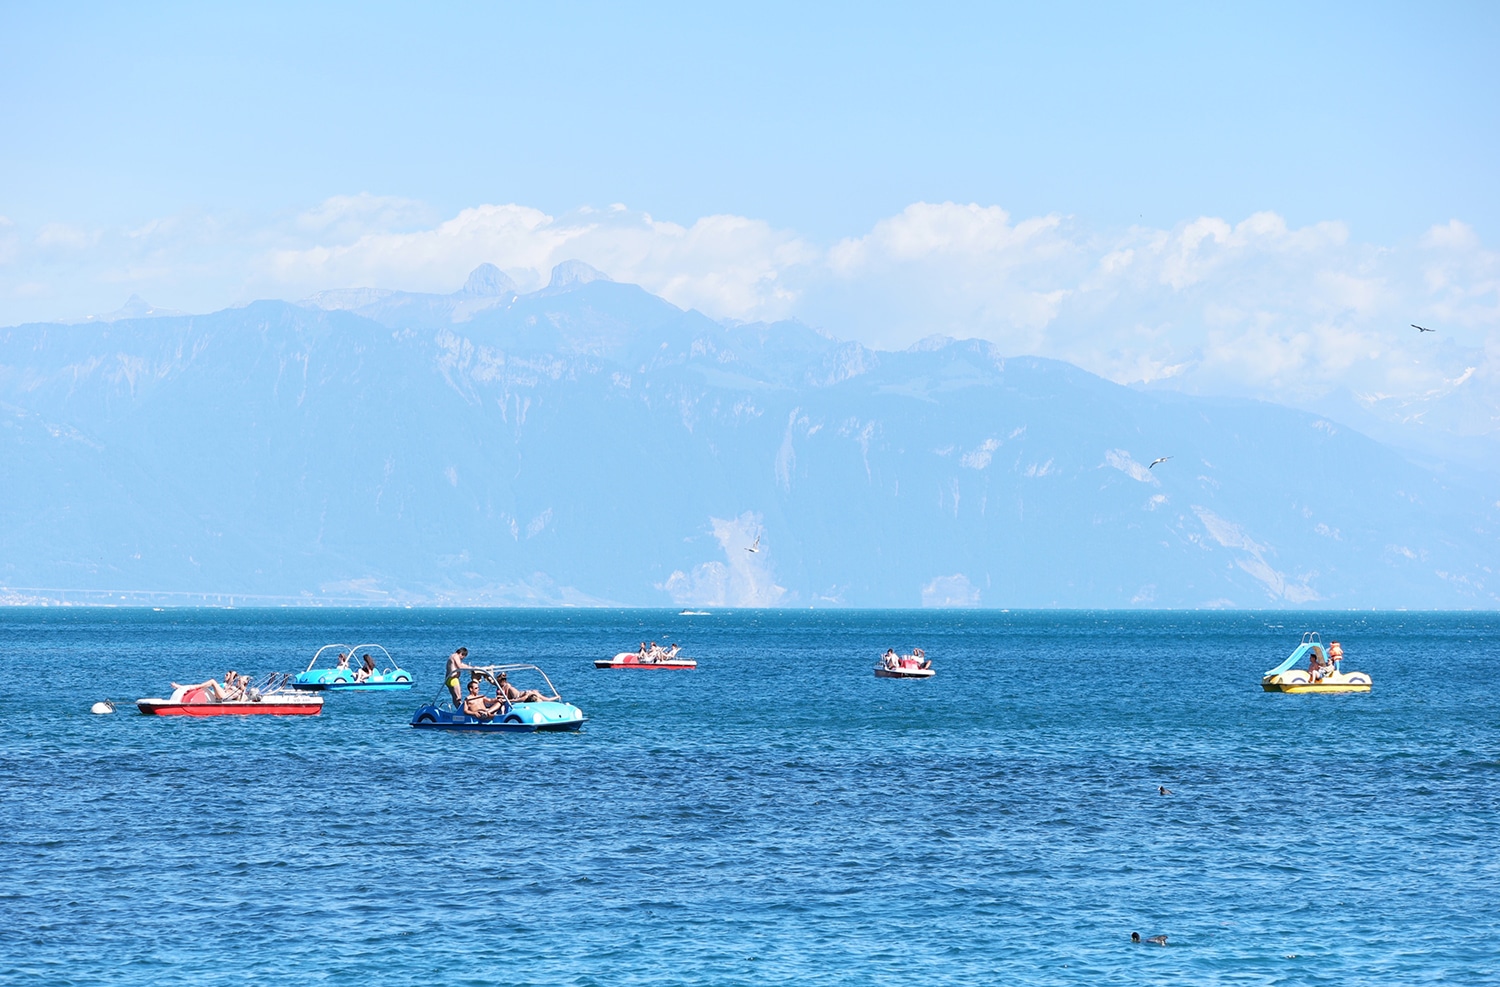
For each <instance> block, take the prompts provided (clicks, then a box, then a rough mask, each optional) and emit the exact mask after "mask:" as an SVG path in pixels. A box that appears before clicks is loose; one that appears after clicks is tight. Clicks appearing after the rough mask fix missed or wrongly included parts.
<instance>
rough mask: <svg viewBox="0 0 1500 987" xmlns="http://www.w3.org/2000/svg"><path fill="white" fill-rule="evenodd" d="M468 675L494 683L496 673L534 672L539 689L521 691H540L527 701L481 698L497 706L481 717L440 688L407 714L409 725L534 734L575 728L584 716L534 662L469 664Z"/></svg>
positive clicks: (433, 728)
mask: <svg viewBox="0 0 1500 987" xmlns="http://www.w3.org/2000/svg"><path fill="white" fill-rule="evenodd" d="M468 671H469V673H470V674H471V675H472V674H473V673H474V672H478V673H480V675H481V677H483V678H487V679H489V680H490V681H491V682H494V681H495V680H496V679H497V678H498V677H499V676H500V674H501V673H502V672H503V673H506V674H507V676H509V675H514V674H516V673H517V672H520V673H523V676H524V675H526V674H529V673H531V672H535V673H536V675H537V676H540V678H541V682H540V683H538V685H541V686H542V688H538V689H535V690H528V692H527V693H522V694H523V695H525V694H530V692H532V691H534V692H536V693H539V694H540V698H538V699H535V700H531V701H522V700H518V701H515V702H512V701H510V700H502V699H500V698H499V697H495V698H493V699H491V698H490V697H488V696H485V697H483V698H484V699H485V700H486V701H487V702H488V703H491V704H498V708H495V709H492V710H491V711H490V712H489V713H487V714H486V715H483V716H476V715H473V714H471V713H466V712H464V710H463V709H461V708H456V707H454V705H453V700H452V697H451V696H450V695H449V694H448V693H447V691H446V690H445V691H443V692H441V693H439V695H438V698H437V699H434V700H433V701H432V702H429V703H426V704H424V705H422V706H420V707H418V708H417V711H416V712H415V713H413V714H412V716H411V725H412V726H414V727H416V728H418V729H419V730H460V731H466V732H469V733H537V732H553V731H563V730H577V729H579V728H581V727H582V726H583V724H584V721H585V720H587V719H588V718H587V717H586V716H584V715H583V710H581V709H579V708H578V707H577V706H574V705H573V704H572V703H567V702H563V698H562V696H561V695H560V694H559V693H558V691H557V687H556V686H554V685H553V684H552V680H551V679H549V678H547V673H546V672H544V671H542V670H541V669H540V668H537V667H536V666H535V665H472V666H470V667H469V669H468Z"/></svg>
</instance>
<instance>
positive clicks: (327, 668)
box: [292, 644, 414, 692]
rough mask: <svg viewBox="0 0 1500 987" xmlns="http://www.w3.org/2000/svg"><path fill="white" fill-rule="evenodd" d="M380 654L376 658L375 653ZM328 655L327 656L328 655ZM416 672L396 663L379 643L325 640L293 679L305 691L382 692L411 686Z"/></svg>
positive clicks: (295, 687)
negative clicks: (353, 644) (348, 642)
mask: <svg viewBox="0 0 1500 987" xmlns="http://www.w3.org/2000/svg"><path fill="white" fill-rule="evenodd" d="M377 652H378V653H379V654H380V656H381V657H380V658H378V659H377V658H375V657H374V655H375V653H377ZM325 656H326V657H325ZM320 663H321V664H320ZM413 682H414V679H413V676H412V674H411V673H410V672H408V671H407V670H406V669H404V668H402V667H401V666H399V665H397V664H396V660H395V659H394V658H392V657H391V653H390V652H389V651H387V650H385V648H383V647H381V646H380V645H378V644H361V645H357V646H355V647H352V648H351V647H349V646H348V645H347V644H325V645H323V646H322V647H321V648H319V649H318V650H317V651H316V652H315V653H314V654H313V657H312V661H310V662H308V663H307V668H306V669H304V670H303V671H301V672H298V673H297V675H296V677H295V678H293V679H292V688H293V689H301V690H303V691H304V692H322V691H331V690H334V689H337V690H339V691H346V690H347V691H349V692H380V691H385V690H390V689H410V688H411V687H412V684H413Z"/></svg>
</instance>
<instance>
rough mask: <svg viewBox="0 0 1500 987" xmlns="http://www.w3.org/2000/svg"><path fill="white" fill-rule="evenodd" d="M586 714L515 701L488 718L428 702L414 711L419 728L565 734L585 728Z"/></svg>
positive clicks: (552, 704) (567, 707)
mask: <svg viewBox="0 0 1500 987" xmlns="http://www.w3.org/2000/svg"><path fill="white" fill-rule="evenodd" d="M586 720H587V717H585V716H584V715H583V710H581V709H579V708H578V707H577V706H574V705H573V704H572V703H559V702H540V703H513V704H512V705H511V707H510V708H509V709H508V710H505V711H502V712H500V713H497V714H496V715H495V716H493V717H491V718H489V719H480V718H479V717H476V716H470V715H469V714H468V713H464V712H462V711H459V710H454V709H449V708H446V707H443V706H439V705H436V704H434V703H429V704H427V705H425V706H422V707H421V708H419V709H418V710H417V711H416V712H415V713H414V714H412V718H411V725H412V726H413V727H416V728H417V729H419V730H457V731H461V732H466V733H563V732H568V731H573V730H578V729H581V728H582V727H583V724H584V722H585V721H586Z"/></svg>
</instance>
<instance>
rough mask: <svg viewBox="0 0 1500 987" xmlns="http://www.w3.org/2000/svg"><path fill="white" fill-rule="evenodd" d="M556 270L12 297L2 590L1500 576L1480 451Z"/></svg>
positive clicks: (1388, 584) (1200, 585) (1262, 593)
mask: <svg viewBox="0 0 1500 987" xmlns="http://www.w3.org/2000/svg"><path fill="white" fill-rule="evenodd" d="M496 273H498V272H496ZM472 280H473V279H472V278H471V281H472ZM554 280H556V279H554ZM554 287H556V286H554ZM561 287H562V288H564V289H565V290H551V291H549V290H548V289H543V290H542V291H539V292H533V293H530V294H515V293H514V292H513V291H511V289H510V288H509V287H507V285H506V284H505V282H503V281H500V280H499V279H497V278H494V277H493V276H492V275H490V274H489V272H484V276H483V277H482V278H481V284H480V290H485V291H488V290H492V289H493V290H495V291H497V292H498V293H497V294H493V295H483V296H477V295H476V294H475V293H474V292H470V294H469V295H464V291H465V289H460V291H459V292H455V293H454V294H453V295H449V296H420V295H407V294H405V293H393V294H392V295H383V296H380V297H379V298H373V297H372V298H368V299H366V300H365V302H364V303H363V304H361V305H360V306H357V307H356V308H355V309H354V310H349V309H345V308H339V307H318V306H315V305H295V304H291V303H286V302H274V301H261V302H255V303H252V304H250V305H247V306H245V307H243V308H238V309H227V310H224V311H221V312H217V313H212V314H210V315H203V316H170V317H164V316H157V317H153V318H150V319H137V320H128V319H127V320H121V321H117V322H113V323H107V324H104V323H99V324H87V325H81V326H80V325H74V326H62V325H57V324H32V325H28V326H18V327H11V328H9V329H0V423H3V424H4V426H5V428H4V429H3V430H0V441H3V442H4V454H5V461H6V462H7V463H8V464H10V469H9V470H8V472H9V473H10V475H11V478H12V481H13V482H11V483H9V484H7V493H6V494H5V496H4V497H3V498H0V519H3V522H4V527H3V531H4V535H3V538H0V542H3V544H0V548H3V550H4V551H3V561H0V594H3V593H4V591H5V589H4V588H6V587H8V588H9V592H10V594H11V597H12V598H14V599H22V598H31V597H28V594H27V593H25V592H22V591H23V590H26V589H27V588H36V587H53V588H54V589H58V588H60V589H61V590H67V591H75V592H98V591H102V590H103V589H106V588H111V589H112V588H119V587H124V588H125V589H126V591H127V592H129V591H141V590H156V591H172V592H182V593H222V594H234V593H238V594H240V595H241V596H244V597H257V598H267V599H272V598H274V599H280V600H292V601H305V602H310V603H316V602H320V601H326V600H335V599H336V600H340V601H346V602H347V601H350V600H355V601H358V600H363V601H366V602H369V603H427V604H476V605H490V604H496V605H499V604H513V605H514V604H520V605H527V604H530V605H536V604H545V605H604V604H611V605H671V606H676V605H693V606H721V607H722V606H733V605H758V606H808V605H813V606H818V605H852V606H921V605H928V606H970V605H980V606H995V607H1019V606H1081V607H1097V606H1172V607H1179V606H1180V607H1201V606H1239V607H1252V606H1267V607H1305V606H1314V605H1316V606H1335V607H1345V606H1360V607H1363V606H1412V607H1420V606H1429V607H1474V606H1483V607H1492V606H1494V605H1496V603H1497V602H1500V597H1497V595H1496V592H1495V590H1494V588H1493V585H1494V583H1493V573H1492V571H1491V568H1492V566H1491V560H1492V559H1494V558H1496V557H1497V555H1496V552H1495V548H1496V536H1495V532H1496V530H1497V528H1496V516H1495V514H1496V508H1495V506H1494V504H1493V503H1492V499H1487V497H1486V494H1485V492H1484V490H1483V488H1482V485H1480V484H1478V483H1477V482H1475V483H1471V482H1470V481H1469V480H1468V479H1467V478H1466V476H1465V475H1463V474H1462V473H1461V471H1449V472H1447V473H1436V472H1433V471H1431V470H1428V469H1425V468H1423V467H1421V466H1417V465H1413V464H1412V463H1411V462H1409V460H1408V459H1407V458H1405V457H1404V456H1402V455H1401V454H1399V453H1397V452H1395V451H1393V450H1391V449H1389V448H1387V447H1384V446H1381V445H1380V444H1379V443H1376V442H1374V441H1373V440H1371V439H1368V438H1366V437H1364V436H1363V435H1360V434H1358V433H1357V432H1354V431H1353V430H1351V429H1348V428H1346V427H1344V426H1343V425H1341V424H1338V423H1336V422H1333V421H1331V420H1329V419H1327V418H1324V417H1320V416H1317V415H1311V414H1307V413H1304V412H1298V411H1293V410H1290V409H1286V408H1281V407H1279V406H1276V405H1268V404H1263V403H1260V402H1253V401H1236V400H1229V399H1206V398H1196V397H1190V396H1187V395H1181V394H1175V393H1172V392H1147V391H1142V390H1138V389H1132V388H1127V387H1122V386H1120V385H1117V384H1113V383H1111V382H1109V381H1107V380H1104V379H1103V378H1100V377H1097V376H1095V375H1093V374H1089V373H1087V372H1086V371H1083V370H1081V369H1079V368H1077V367H1074V366H1072V365H1070V364H1066V363H1062V362H1059V361H1051V360H1045V359H1042V358H1037V357H1025V356H1021V357H1017V356H1006V355H1004V354H1001V353H1000V352H999V351H998V350H997V349H996V347H994V346H993V345H992V344H989V343H985V342H981V341H977V340H948V339H939V338H933V339H930V340H924V341H923V343H922V344H919V345H917V346H914V347H912V348H909V349H908V350H905V351H894V352H893V351H876V350H871V349H868V348H866V347H863V346H861V345H860V344H858V343H849V342H843V341H839V340H835V339H831V338H829V337H827V336H825V335H823V334H821V333H818V332H816V331H815V330H812V329H810V328H808V327H806V326H803V325H801V324H799V323H794V322H789V323H777V324H751V325H740V326H733V327H730V326H725V325H721V324H719V323H717V322H714V321H713V320H711V319H708V318H707V317H706V316H703V315H701V314H700V313H697V312H693V311H691V310H688V311H684V310H682V309H679V308H677V307H676V306H673V305H671V304H670V303H667V302H665V301H663V300H662V299H660V298H657V297H655V296H653V295H650V294H649V293H647V292H645V291H644V290H642V289H641V288H639V287H638V286H635V285H629V284H622V283H617V282H613V281H608V280H604V279H601V278H594V279H574V280H572V281H569V282H567V283H565V284H563V285H561ZM459 296H462V297H467V298H473V297H479V298H481V299H482V300H483V301H485V302H486V303H488V304H486V305H485V306H484V307H482V308H474V309H469V310H465V309H463V308H461V305H462V297H459ZM393 299H394V300H393ZM434 299H440V300H441V299H446V301H442V302H440V303H439V302H435V301H434ZM455 299H457V300H455ZM360 309H365V310H366V311H365V312H361V311H360ZM374 316H378V318H376V317H374ZM455 320H457V321H455ZM1161 455H1171V456H1172V457H1173V458H1172V459H1171V460H1169V461H1167V462H1166V463H1163V464H1161V465H1160V466H1158V467H1156V468H1155V469H1147V466H1146V464H1147V463H1149V462H1150V461H1151V460H1152V459H1155V458H1157V457H1158V456H1161ZM757 535H759V536H760V537H761V538H762V539H763V540H762V542H761V551H760V552H757V553H753V554H752V553H748V552H746V551H745V548H746V547H747V546H749V545H750V544H751V543H752V541H753V539H754V538H755V537H756V536H757ZM31 596H32V597H34V596H35V594H32V595H31Z"/></svg>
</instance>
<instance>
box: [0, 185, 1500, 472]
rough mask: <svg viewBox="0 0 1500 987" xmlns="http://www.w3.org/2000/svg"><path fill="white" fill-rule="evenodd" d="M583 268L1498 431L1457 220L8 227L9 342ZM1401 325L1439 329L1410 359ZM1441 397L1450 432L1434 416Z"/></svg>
mask: <svg viewBox="0 0 1500 987" xmlns="http://www.w3.org/2000/svg"><path fill="white" fill-rule="evenodd" d="M571 258H578V259H581V260H583V261H586V262H587V263H589V264H592V265H593V266H595V267H597V268H599V269H600V270H602V271H604V272H606V273H607V274H609V275H610V276H611V277H613V278H615V279H616V280H618V281H625V282H634V283H638V284H640V285H642V286H643V287H645V288H646V289H647V290H649V291H652V292H654V293H657V294H660V295H662V296H663V297H665V298H667V299H668V300H670V301H672V302H674V303H675V304H678V305H680V306H683V307H695V308H698V309H700V310H702V311H703V312H705V313H707V314H708V315H710V316H713V317H715V318H723V319H735V320H772V319H777V318H782V317H787V316H795V317H798V318H801V319H803V320H804V321H806V322H809V323H811V324H813V325H815V326H818V327H819V328H822V329H824V330H826V331H828V332H830V333H831V334H833V335H836V336H839V337H841V338H845V339H855V340H859V341H860V342H863V343H865V344H867V345H873V346H879V347H904V346H908V345H911V344H912V343H914V342H916V341H917V340H920V339H923V338H925V337H929V336H933V335H946V336H952V337H957V338H981V339H985V340H988V341H990V342H993V343H994V344H996V346H997V347H998V349H999V351H1000V352H1001V353H1005V354H1015V355H1019V354H1034V355H1039V356H1047V357H1053V358H1057V359H1061V360H1067V361H1069V362H1072V363H1075V364H1077V365H1078V366H1081V367H1083V368H1084V369H1086V370H1090V371H1092V372H1094V373H1098V374H1100V375H1102V376H1105V377H1107V378H1110V379H1112V380H1115V381H1118V382H1120V383H1146V384H1155V385H1158V386H1160V385H1162V384H1164V383H1165V384H1169V385H1170V386H1171V387H1173V388H1175V389H1179V390H1184V391H1189V392H1195V393H1207V394H1232V395H1240V396H1247V397H1256V398H1263V399H1268V400H1273V401H1279V402H1284V403H1289V404H1293V405H1301V406H1304V407H1317V408H1318V409H1319V410H1320V411H1321V412H1322V413H1325V414H1329V415H1332V416H1334V417H1340V415H1341V414H1342V415H1343V417H1344V420H1345V421H1349V420H1350V418H1351V417H1352V416H1356V415H1364V416H1365V417H1366V419H1367V420H1369V421H1377V422H1378V421H1387V422H1407V423H1408V424H1410V423H1416V422H1421V423H1422V427H1423V428H1427V429H1429V431H1430V430H1431V429H1434V428H1441V429H1446V430H1448V431H1449V432H1454V433H1455V434H1456V433H1460V432H1462V433H1463V434H1471V433H1473V432H1475V431H1478V430H1479V429H1478V428H1477V427H1476V426H1473V425H1472V424H1468V423H1472V422H1482V423H1488V424H1487V425H1485V428H1488V429H1489V430H1491V431H1493V430H1495V429H1496V428H1500V424H1497V423H1500V252H1496V251H1494V250H1491V249H1487V248H1486V247H1485V246H1484V244H1483V243H1482V242H1481V240H1480V238H1479V236H1478V234H1477V233H1476V232H1475V231H1474V230H1473V229H1472V228H1471V227H1469V226H1467V225H1466V224H1464V223H1463V222H1461V221H1458V220H1449V221H1445V222H1442V223H1439V224H1436V225H1434V226H1433V227H1432V228H1431V229H1430V230H1428V231H1427V232H1426V233H1425V234H1424V235H1422V236H1421V237H1418V238H1415V239H1413V240H1412V241H1410V242H1406V243H1400V244H1370V243H1361V242H1358V241H1356V240H1354V239H1353V238H1352V237H1351V236H1350V232H1349V230H1348V228H1347V227H1346V226H1345V225H1344V224H1343V223H1339V222H1321V223H1313V224H1310V225H1306V226H1301V227H1293V226H1291V225H1290V224H1288V223H1287V221H1286V220H1285V219H1284V218H1283V217H1282V216H1280V215H1278V214H1276V213H1273V212H1260V213H1255V214H1253V215H1251V216H1248V217H1245V218H1242V219H1239V220H1238V221H1232V220H1230V219H1225V218H1222V217H1215V216H1200V217H1190V218H1186V219H1184V220H1183V221H1182V222H1180V223H1177V224H1175V225H1174V226H1172V227H1171V228H1167V229H1152V228H1147V227H1140V226H1137V227H1131V228H1129V229H1125V230H1113V231H1111V230H1097V229H1089V228H1086V227H1083V226H1081V225H1080V224H1078V223H1077V222H1076V221H1074V220H1073V219H1071V218H1069V217H1066V216H1062V215H1057V214H1049V215H1045V216H1038V217H1031V218H1022V219H1017V218H1015V217H1012V216H1011V215H1010V214H1009V213H1008V212H1006V210H1004V209H1003V208H1000V207H998V206H993V205H988V206H986V205H979V204H974V203H968V204H964V203H954V202H940V203H929V202H918V203H913V204H912V205H910V206H907V207H906V208H905V209H903V210H901V211H900V212H899V213H897V214H895V215H893V216H889V217H887V218H885V219H882V220H880V221H878V222H876V223H875V224H873V226H872V227H871V228H870V229H869V230H867V231H865V232H863V233H860V234H858V235H853V236H849V237H845V238H843V239H840V240H838V241H837V242H834V243H831V244H826V245H819V244H815V243H813V242H811V241H809V240H808V239H806V238H804V237H802V236H801V235H799V234H798V233H796V232H795V231H793V230H787V229H778V228H775V227H773V226H771V225H770V224H768V223H766V222H764V221H762V220H757V219H753V218H747V217H743V216H733V215H711V216H705V217H702V218H699V219H697V220H695V221H693V222H692V223H690V224H685V225H684V224H680V223H674V222H667V221H663V220H658V219H655V218H653V217H652V216H651V215H649V214H647V213H644V212H639V211H632V210H630V209H627V208H625V207H624V206H623V205H621V204H618V203H616V204H612V205H610V206H609V207H607V208H604V209H591V208H581V209H578V210H576V211H574V212H572V213H568V214H565V215H557V216H554V215H549V214H547V213H545V212H543V211H541V210H538V209H534V208H531V207H528V206H524V205H520V204H515V203H510V204H483V205H476V206H474V207H472V208H468V209H464V210H462V211H460V212H459V213H457V214H456V215H453V216H451V217H449V218H446V219H441V218H439V217H436V216H435V215H433V213H432V211H431V210H430V208H429V207H427V206H426V205H424V204H422V203H419V202H413V201H411V200H407V199H401V198H396V197H388V196H374V195H368V194H359V195H345V196H336V197H333V198H330V199H328V200H326V201H325V202H322V203H320V204H318V205H316V206H314V207H313V208H310V209H307V210H305V211H303V212H301V213H299V214H296V215H292V216H289V217H285V218H282V219H278V220H277V221H275V222H270V223H261V224H258V225H257V224H255V223H251V222H247V221H245V220H243V219H228V218H224V217H214V216H204V215H196V214H182V215H179V216H169V217H162V218H159V219H155V220H151V221H149V222H145V223H141V224H138V225H137V226H135V227H134V228H132V229H129V230H116V231H110V230H105V231H96V230H87V229H83V228H79V227H74V226H68V225H64V224H60V223H52V224H46V225H42V226H38V227H36V228H32V229H25V230H23V229H20V228H18V227H17V226H16V225H15V224H12V223H9V222H0V323H6V324H9V323H14V322H19V321H23V320H29V319H37V318H56V317H59V316H64V315H66V316H79V315H83V314H85V313H86V312H88V311H93V312H104V311H111V310H113V309H115V308H118V306H119V305H120V303H121V301H123V300H124V298H125V297H127V296H128V295H129V294H131V293H132V292H135V293H138V294H140V295H141V296H142V297H144V298H147V299H149V300H150V301H151V302H152V303H153V304H155V305H157V306H159V307H163V308H174V309H186V310H190V311H207V310H212V309H216V308H221V307H224V306H225V305H228V304H237V303H243V302H246V301H250V300H252V299H254V298H258V297H282V298H302V297H306V296H307V295H310V294H312V293H314V292H316V291H320V290H324V289H330V288H353V287H372V288H381V289H405V290H422V291H443V292H446V291H452V290H454V289H456V288H457V287H458V286H459V285H461V284H462V283H463V280H464V278H465V277H466V276H467V274H468V272H469V271H470V270H472V269H473V267H475V266H476V265H477V264H479V263H483V262H489V263H493V264H496V265H498V266H499V267H500V268H502V269H503V270H505V271H506V272H507V273H508V274H510V275H511V276H512V277H513V278H515V279H516V280H517V282H518V283H519V284H520V285H521V286H522V288H523V289H534V288H537V287H540V286H541V285H542V284H544V283H545V279H546V277H547V275H548V272H549V271H550V269H551V267H552V266H553V265H554V264H556V263H558V262H560V261H562V260H566V259H571ZM80 305H86V306H89V307H88V308H85V309H83V310H77V309H74V306H80ZM1412 322H1417V323H1421V324H1424V325H1430V326H1433V327H1435V328H1437V329H1438V330H1439V333H1438V335H1437V336H1432V335H1428V336H1423V337H1421V338H1420V339H1418V338H1417V337H1416V336H1415V331H1414V330H1411V329H1409V328H1408V324H1409V323H1412ZM1470 368H1472V370H1471V369H1470ZM1466 373H1468V376H1465V374H1466ZM1453 382H1458V383H1453ZM1434 395H1438V396H1437V397H1434ZM1439 400H1441V401H1448V402H1449V403H1450V404H1451V406H1452V410H1450V411H1448V412H1446V413H1442V414H1440V413H1438V412H1435V411H1432V410H1431V408H1430V405H1431V402H1434V401H1439ZM1445 415H1446V417H1445ZM1361 427H1366V426H1363V425H1362V426H1361ZM1411 427H1416V426H1415V425H1412V426H1411ZM976 462H977V460H976Z"/></svg>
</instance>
